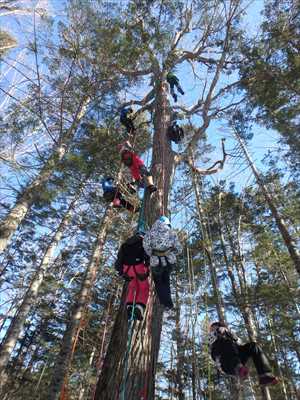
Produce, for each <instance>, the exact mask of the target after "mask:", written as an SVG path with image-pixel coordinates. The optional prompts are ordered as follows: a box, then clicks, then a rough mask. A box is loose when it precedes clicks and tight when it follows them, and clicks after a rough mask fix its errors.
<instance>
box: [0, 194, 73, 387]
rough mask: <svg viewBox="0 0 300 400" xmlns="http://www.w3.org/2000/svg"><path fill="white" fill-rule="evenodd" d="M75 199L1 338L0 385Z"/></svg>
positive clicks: (3, 381)
mask: <svg viewBox="0 0 300 400" xmlns="http://www.w3.org/2000/svg"><path fill="white" fill-rule="evenodd" d="M76 201H77V197H76V198H75V199H74V200H73V201H72V202H71V204H70V206H69V208H68V211H67V212H66V214H65V216H64V218H63V219H62V221H61V223H60V224H59V226H58V228H57V231H56V233H55V235H54V237H53V238H52V240H51V242H50V244H49V245H48V247H47V249H46V251H45V253H44V256H43V259H42V261H41V263H40V265H39V266H38V269H37V271H36V272H35V274H34V277H33V278H32V281H31V283H30V286H29V288H28V290H27V292H26V293H25V295H24V297H23V300H22V303H21V305H20V306H19V308H18V311H17V313H16V315H15V316H14V318H13V320H12V322H11V324H10V326H9V328H8V330H7V333H6V335H5V338H4V339H3V342H2V345H1V350H0V377H1V379H0V382H1V383H0V385H1V386H3V385H4V383H5V373H4V370H5V368H6V366H7V364H8V361H9V359H10V356H11V354H12V352H13V349H14V347H15V344H16V342H17V340H18V338H19V336H20V333H21V331H22V329H23V327H24V323H25V321H26V318H27V316H28V314H29V312H30V310H31V308H32V307H33V306H34V305H35V304H36V302H37V299H38V294H39V290H40V287H41V284H42V283H43V280H44V277H45V274H46V272H47V270H48V268H49V266H50V265H51V263H52V259H53V255H54V252H55V250H56V249H57V246H58V243H59V241H60V239H61V237H62V235H63V232H64V230H65V229H66V227H67V226H68V224H69V223H70V220H71V215H72V213H73V208H74V204H75V203H76ZM1 386H0V388H1Z"/></svg>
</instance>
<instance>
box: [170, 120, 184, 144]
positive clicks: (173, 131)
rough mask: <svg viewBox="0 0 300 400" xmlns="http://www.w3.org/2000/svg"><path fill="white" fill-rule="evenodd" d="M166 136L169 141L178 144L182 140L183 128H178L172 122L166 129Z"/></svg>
mask: <svg viewBox="0 0 300 400" xmlns="http://www.w3.org/2000/svg"><path fill="white" fill-rule="evenodd" d="M167 135H168V138H169V140H171V141H173V142H175V143H179V142H181V141H182V139H183V138H184V131H183V128H182V127H181V126H179V125H178V124H177V122H176V121H174V122H173V123H172V124H171V125H170V126H169V127H168V130H167Z"/></svg>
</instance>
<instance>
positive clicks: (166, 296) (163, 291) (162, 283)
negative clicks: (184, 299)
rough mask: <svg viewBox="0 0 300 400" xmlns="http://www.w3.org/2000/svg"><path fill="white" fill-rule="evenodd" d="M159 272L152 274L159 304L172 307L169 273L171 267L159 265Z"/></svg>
mask: <svg viewBox="0 0 300 400" xmlns="http://www.w3.org/2000/svg"><path fill="white" fill-rule="evenodd" d="M160 268H161V272H160V273H159V274H156V273H155V274H153V280H154V285H155V291H156V294H157V296H158V299H159V302H160V304H162V305H163V306H165V307H168V308H173V302H172V298H171V286H170V274H171V267H170V266H166V267H162V266H161V265H160Z"/></svg>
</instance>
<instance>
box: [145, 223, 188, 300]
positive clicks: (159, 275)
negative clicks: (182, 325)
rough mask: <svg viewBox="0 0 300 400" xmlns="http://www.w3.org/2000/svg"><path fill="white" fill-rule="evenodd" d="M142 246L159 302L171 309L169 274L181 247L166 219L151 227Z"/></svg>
mask: <svg viewBox="0 0 300 400" xmlns="http://www.w3.org/2000/svg"><path fill="white" fill-rule="evenodd" d="M143 246H144V249H145V252H146V253H147V254H148V256H149V257H150V268H151V271H152V275H153V280H154V284H155V289H156V293H157V296H158V298H159V301H160V303H161V304H162V305H164V306H165V307H166V308H173V302H172V298H171V288H170V273H171V271H172V268H173V267H174V266H175V264H176V256H177V255H178V254H180V253H181V252H182V247H181V244H180V242H179V239H178V237H177V234H176V232H175V231H173V230H172V229H171V223H170V220H169V219H168V218H167V217H165V216H161V217H160V218H159V219H158V220H157V221H156V222H155V223H154V224H153V225H152V227H151V229H150V230H149V231H148V232H147V233H146V235H145V237H144V240H143Z"/></svg>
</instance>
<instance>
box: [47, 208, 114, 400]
mask: <svg viewBox="0 0 300 400" xmlns="http://www.w3.org/2000/svg"><path fill="white" fill-rule="evenodd" d="M111 218H112V209H111V208H110V207H109V208H107V209H106V212H105V215H104V218H103V220H102V223H101V226H100V229H99V232H98V235H97V239H96V241H95V243H94V248H93V253H92V256H91V259H90V262H89V264H88V267H87V269H86V271H85V275H84V278H83V280H82V283H81V288H80V292H79V294H78V297H77V301H76V303H75V304H74V306H73V308H72V312H71V316H70V319H69V322H68V325H67V328H66V330H65V333H64V337H63V339H62V343H61V349H60V352H59V354H58V356H57V358H56V360H55V364H54V373H53V376H52V380H51V384H50V388H49V395H48V399H49V400H59V398H60V394H61V390H62V387H63V384H64V381H65V378H66V376H67V373H68V369H69V366H70V363H71V357H72V348H73V345H74V342H75V339H76V335H77V331H78V329H79V327H80V322H81V320H82V317H83V316H84V311H85V309H86V306H87V305H88V303H89V301H90V295H91V290H92V288H93V284H94V281H95V277H96V272H97V269H98V268H99V264H100V260H101V257H102V250H103V246H104V243H105V238H106V233H107V229H108V226H109V222H111Z"/></svg>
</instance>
